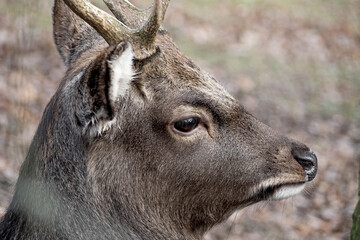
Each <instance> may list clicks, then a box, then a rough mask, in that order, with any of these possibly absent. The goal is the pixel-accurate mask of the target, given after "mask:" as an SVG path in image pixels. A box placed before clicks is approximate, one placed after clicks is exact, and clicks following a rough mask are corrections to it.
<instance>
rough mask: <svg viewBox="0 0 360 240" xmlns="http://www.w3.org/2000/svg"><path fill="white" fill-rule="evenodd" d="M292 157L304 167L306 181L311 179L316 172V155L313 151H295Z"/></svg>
mask: <svg viewBox="0 0 360 240" xmlns="http://www.w3.org/2000/svg"><path fill="white" fill-rule="evenodd" d="M294 158H295V160H296V161H297V162H298V163H299V164H300V165H301V166H302V168H303V169H304V171H305V173H306V175H307V181H311V180H313V179H314V178H315V175H316V172H317V157H316V155H315V153H314V152H313V151H306V152H301V153H296V154H294Z"/></svg>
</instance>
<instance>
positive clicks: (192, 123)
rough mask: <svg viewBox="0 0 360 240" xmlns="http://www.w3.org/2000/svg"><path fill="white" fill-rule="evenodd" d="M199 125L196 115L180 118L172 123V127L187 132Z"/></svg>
mask: <svg viewBox="0 0 360 240" xmlns="http://www.w3.org/2000/svg"><path fill="white" fill-rule="evenodd" d="M198 125H199V118H198V117H190V118H187V119H182V120H179V121H177V122H175V123H174V128H175V129H176V130H178V131H180V132H183V133H188V132H191V131H192V130H194V129H195V128H196V127H197V126H198Z"/></svg>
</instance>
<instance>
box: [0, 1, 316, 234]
mask: <svg viewBox="0 0 360 240" xmlns="http://www.w3.org/2000/svg"><path fill="white" fill-rule="evenodd" d="M104 2H105V4H106V5H107V6H108V8H109V9H110V11H111V12H112V14H110V13H107V12H105V11H103V10H101V9H99V8H97V7H96V6H94V5H93V4H92V3H91V2H89V1H88V0H55V1H54V7H53V29H54V32H53V33H54V41H55V44H56V47H57V49H58V52H59V53H60V55H61V57H62V60H63V62H64V64H65V66H66V73H65V76H64V78H63V79H62V81H61V83H60V84H59V87H58V89H57V91H56V92H55V94H54V95H53V97H52V98H51V100H50V102H49V103H48V105H47V106H46V108H45V110H44V113H43V116H42V119H41V121H40V123H39V127H38V129H37V131H36V133H35V135H34V138H33V140H32V143H31V145H30V147H29V150H28V153H27V156H26V158H25V161H24V163H23V165H22V167H21V169H20V173H19V178H18V181H17V183H16V187H15V192H14V196H13V199H12V201H11V203H10V205H9V207H8V209H7V211H6V213H5V214H4V216H3V217H2V220H1V223H0V238H1V239H86V240H88V239H190V240H195V239H201V237H202V236H203V235H204V234H205V233H206V231H208V230H209V229H210V228H212V227H213V226H214V225H216V224H218V223H220V222H222V221H224V220H225V219H227V218H228V217H229V216H230V215H231V214H232V213H233V212H234V211H236V210H240V209H243V208H245V207H247V206H249V205H252V204H255V203H257V202H260V201H268V200H281V199H285V198H289V197H292V196H294V195H296V194H299V193H301V192H302V191H303V189H304V188H305V186H306V185H307V184H308V183H309V182H310V181H312V180H313V179H314V178H315V176H316V173H317V168H318V164H317V157H316V155H315V153H314V152H313V151H311V150H310V148H309V147H307V146H306V145H305V144H303V143H301V142H299V141H296V140H293V139H290V138H288V137H286V136H283V135H281V134H280V133H278V132H276V131H275V130H273V129H271V128H270V127H269V126H267V125H266V124H264V123H262V122H260V121H259V120H258V119H257V118H256V117H254V116H253V115H251V114H250V113H249V112H247V111H246V110H245V108H244V107H243V106H242V105H241V103H240V102H239V101H238V100H236V99H235V98H234V97H232V96H231V95H230V94H229V93H228V92H227V91H226V90H225V89H224V88H223V87H222V86H221V85H220V84H219V83H218V82H217V80H215V78H214V77H212V76H211V75H210V74H208V73H206V72H205V71H203V70H202V69H200V68H199V67H198V66H197V65H196V64H195V63H194V62H193V61H192V60H191V59H189V58H188V57H186V56H185V55H184V54H183V53H182V52H181V51H180V50H179V48H178V47H177V46H176V45H175V43H174V41H173V40H172V38H171V37H170V35H169V33H168V32H167V31H166V30H165V29H164V28H163V27H162V26H161V25H162V22H163V19H164V16H165V12H166V9H167V7H168V5H169V0H155V1H154V3H153V5H152V7H151V8H149V9H146V10H143V9H139V8H137V7H135V6H134V5H132V4H131V3H130V2H128V1H126V0H116V1H113V0H104Z"/></svg>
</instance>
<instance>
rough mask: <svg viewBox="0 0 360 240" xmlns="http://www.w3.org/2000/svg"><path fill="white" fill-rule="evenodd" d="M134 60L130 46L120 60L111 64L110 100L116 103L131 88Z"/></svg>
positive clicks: (112, 61) (115, 60)
mask: <svg viewBox="0 0 360 240" xmlns="http://www.w3.org/2000/svg"><path fill="white" fill-rule="evenodd" d="M133 58H134V53H133V50H132V47H131V45H130V44H128V45H127V47H126V49H125V51H124V52H122V53H121V55H120V56H119V57H118V58H116V59H113V60H111V61H110V62H109V63H110V64H109V65H110V68H111V87H110V88H111V89H110V98H111V100H112V101H116V100H117V99H118V98H119V97H120V96H123V95H124V94H125V92H126V90H127V89H128V88H129V86H130V84H129V83H130V82H131V80H132V78H133V76H134V70H133Z"/></svg>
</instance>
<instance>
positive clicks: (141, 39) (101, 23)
mask: <svg viewBox="0 0 360 240" xmlns="http://www.w3.org/2000/svg"><path fill="white" fill-rule="evenodd" d="M64 2H65V3H66V4H67V5H68V6H69V8H70V9H71V10H72V11H73V12H74V13H76V14H77V15H78V16H79V17H80V18H82V19H83V20H84V21H86V22H87V23H88V24H89V25H90V26H92V27H93V28H94V29H95V30H96V31H97V32H98V33H99V34H100V35H101V36H102V37H103V38H104V39H105V40H106V42H108V43H109V44H116V43H119V42H120V41H121V40H126V41H128V42H130V43H131V44H132V45H133V48H134V53H135V57H136V58H138V59H143V58H146V57H148V56H150V55H152V54H153V53H154V52H155V51H156V48H155V38H156V34H157V31H158V29H159V28H160V25H161V23H162V21H163V19H164V15H165V11H166V8H167V6H168V4H169V0H155V2H154V6H153V8H152V11H151V14H150V17H149V18H148V20H147V21H144V23H143V25H142V26H140V27H139V28H136V29H130V28H129V27H127V26H126V25H125V24H126V23H127V19H126V17H127V15H128V14H129V13H131V14H134V13H135V12H137V14H139V13H141V14H140V16H139V17H140V18H141V19H139V21H137V22H140V21H143V20H144V19H145V17H144V16H145V14H146V11H147V10H144V11H143V10H139V9H137V8H136V7H134V6H133V5H131V4H130V3H129V2H128V1H126V2H124V1H122V0H120V2H119V3H118V4H117V6H115V5H114V4H113V1H111V0H110V1H109V0H104V2H105V3H106V5H107V6H108V7H109V9H110V10H111V12H113V13H114V15H115V16H116V17H117V18H118V19H119V20H120V21H119V20H118V19H116V18H114V17H113V16H111V15H109V14H108V13H106V12H104V11H103V10H101V9H99V8H97V7H96V6H94V5H92V4H91V3H90V2H89V1H88V0H64ZM116 7H120V8H125V9H126V10H127V13H128V14H127V15H126V16H125V15H124V14H122V13H121V11H119V10H118V9H117V8H116ZM129 9H131V11H129ZM133 19H134V17H132V18H131V20H130V21H131V22H130V24H131V25H134V24H135V22H134V20H133Z"/></svg>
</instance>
